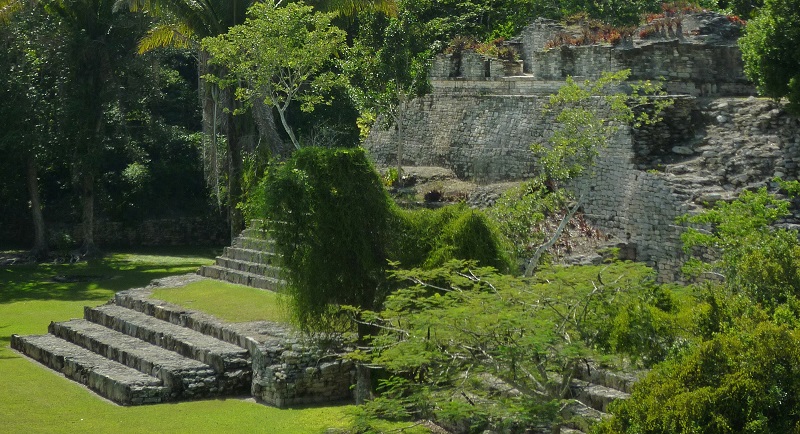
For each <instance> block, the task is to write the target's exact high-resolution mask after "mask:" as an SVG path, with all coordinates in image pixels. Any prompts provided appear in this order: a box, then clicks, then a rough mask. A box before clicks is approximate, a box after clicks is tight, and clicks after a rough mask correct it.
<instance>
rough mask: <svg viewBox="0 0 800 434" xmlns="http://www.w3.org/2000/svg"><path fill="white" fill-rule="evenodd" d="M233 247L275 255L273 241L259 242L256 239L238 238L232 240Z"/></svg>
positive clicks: (259, 240)
mask: <svg viewBox="0 0 800 434" xmlns="http://www.w3.org/2000/svg"><path fill="white" fill-rule="evenodd" d="M232 244H233V247H239V248H242V249H250V250H258V251H262V252H270V253H276V250H275V240H261V239H258V238H247V237H239V238H236V239H234V240H233V243H232Z"/></svg>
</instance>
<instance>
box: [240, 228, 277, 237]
mask: <svg viewBox="0 0 800 434" xmlns="http://www.w3.org/2000/svg"><path fill="white" fill-rule="evenodd" d="M271 234H272V230H271V229H269V228H266V229H262V228H260V227H249V228H247V229H245V230H243V231H242V233H241V234H240V235H239V236H240V237H244V238H254V239H257V240H269V239H270V237H271Z"/></svg>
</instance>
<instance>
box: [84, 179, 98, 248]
mask: <svg viewBox="0 0 800 434" xmlns="http://www.w3.org/2000/svg"><path fill="white" fill-rule="evenodd" d="M81 187H82V188H81V190H82V191H81V200H82V201H83V246H81V249H80V251H81V254H82V255H85V256H94V255H95V254H96V253H97V251H98V249H97V246H96V245H95V243H94V175H93V174H92V173H91V172H90V171H87V172H86V173H84V174H83V175H81Z"/></svg>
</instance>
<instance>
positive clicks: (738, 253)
mask: <svg viewBox="0 0 800 434" xmlns="http://www.w3.org/2000/svg"><path fill="white" fill-rule="evenodd" d="M793 184H794V183H793ZM785 185H786V184H785ZM787 186H788V185H787ZM788 207H789V203H788V202H787V201H785V200H780V199H777V198H775V197H774V196H773V195H771V194H769V193H767V190H766V188H761V189H759V190H758V191H755V192H752V191H744V192H742V194H741V196H740V197H739V199H738V200H736V201H734V202H732V203H724V202H722V203H718V204H717V205H716V206H715V207H714V208H713V209H711V210H708V211H706V212H704V213H702V214H699V215H697V216H692V217H687V218H685V221H687V222H689V223H692V224H695V225H700V224H703V225H707V226H710V227H711V229H712V230H711V231H708V230H704V229H702V228H698V227H690V228H688V229H687V231H686V232H685V233H684V235H683V241H684V246H685V249H686V250H687V252H690V253H691V252H692V251H693V249H697V250H695V251H696V252H698V253H700V252H702V248H705V249H711V250H712V252H713V255H714V256H715V257H717V259H715V260H712V261H710V262H703V261H701V260H700V259H698V258H697V257H694V258H692V259H691V260H690V261H689V262H688V263H687V268H686V269H687V271H688V272H690V273H692V274H695V275H697V274H700V273H713V274H715V275H718V276H720V277H721V278H722V279H724V284H725V287H726V288H727V290H728V291H729V292H730V293H731V294H732V295H734V294H743V295H745V296H747V297H748V298H749V299H751V300H752V301H753V302H755V303H759V304H761V305H763V306H765V307H767V308H773V307H775V306H777V305H779V304H782V303H786V302H787V300H788V298H790V297H798V296H800V243H798V241H797V232H796V231H793V230H787V229H775V228H773V227H771V226H770V225H771V224H773V223H775V222H776V221H777V220H778V219H779V218H781V217H784V216H786V215H788V214H789V211H788Z"/></svg>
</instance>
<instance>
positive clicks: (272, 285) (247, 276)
mask: <svg viewBox="0 0 800 434" xmlns="http://www.w3.org/2000/svg"><path fill="white" fill-rule="evenodd" d="M198 273H199V274H200V275H201V276H203V277H208V278H210V279H217V280H224V281H226V282H231V283H235V284H237V285H245V286H250V287H253V288H259V289H268V290H270V291H279V290H281V289H283V287H284V286H285V285H286V282H285V281H283V280H280V279H275V278H272V277H267V276H263V275H260V274H253V273H248V272H245V271H238V270H231V269H229V268H224V267H220V266H218V265H204V266H202V267H200V270H199V271H198Z"/></svg>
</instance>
